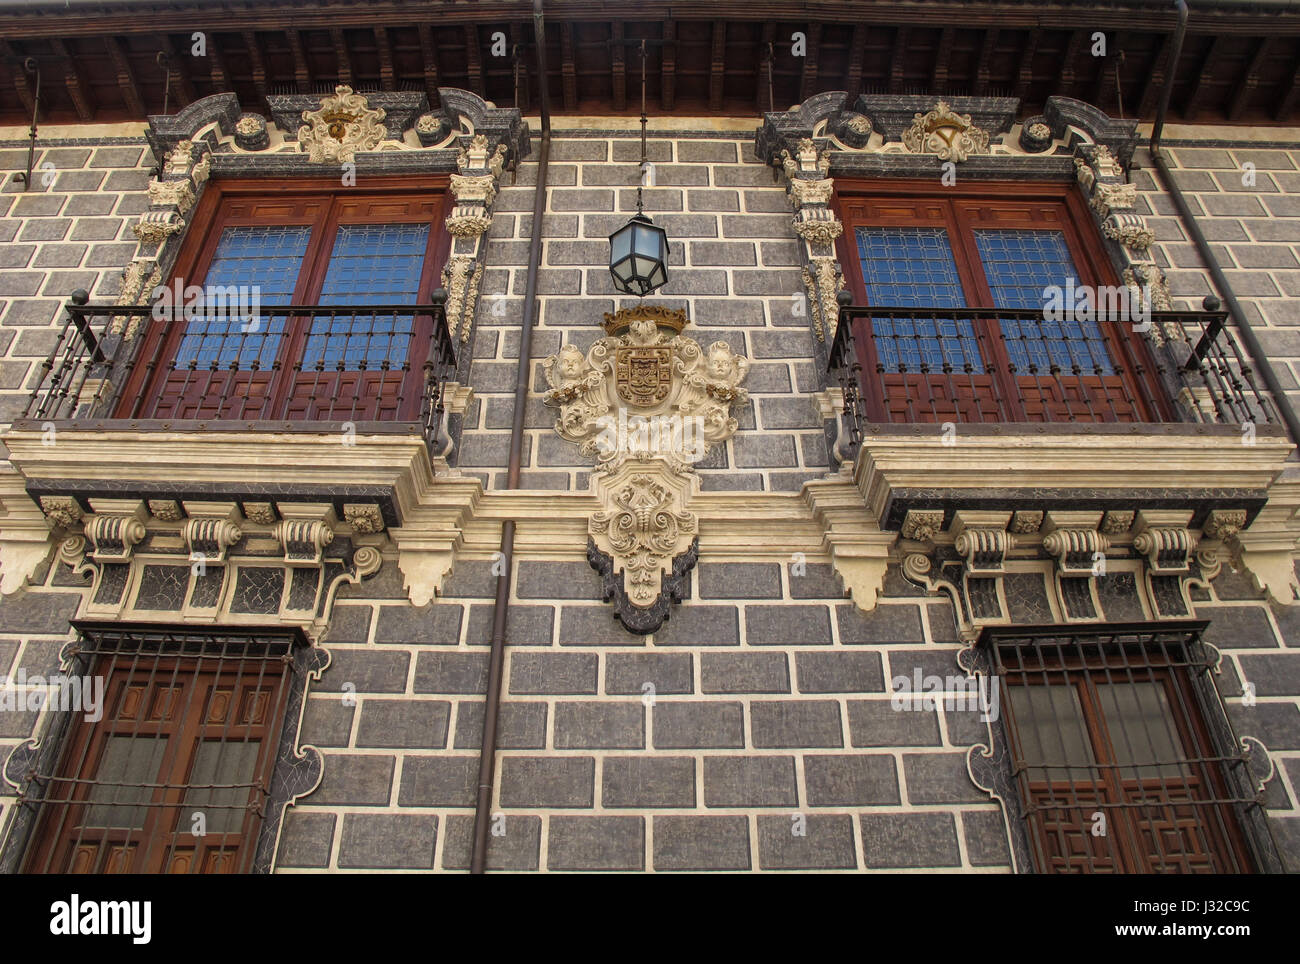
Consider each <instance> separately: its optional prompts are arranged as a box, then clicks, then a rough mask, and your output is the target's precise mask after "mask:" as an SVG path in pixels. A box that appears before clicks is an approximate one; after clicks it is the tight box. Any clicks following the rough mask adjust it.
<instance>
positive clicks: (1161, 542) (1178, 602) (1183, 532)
mask: <svg viewBox="0 0 1300 964" xmlns="http://www.w3.org/2000/svg"><path fill="white" fill-rule="evenodd" d="M1191 519H1192V513H1191V512H1189V511H1186V510H1181V509H1172V510H1167V509H1142V510H1140V511H1139V512H1138V513H1137V520H1136V521H1135V522H1134V523H1133V529H1134V536H1133V551H1134V552H1135V553H1137V554H1138V555H1139V556H1141V557H1143V559H1144V560H1145V582H1146V588H1147V593H1148V599H1149V601H1150V603H1151V608H1152V610H1153V612H1154V613H1155V614H1156V616H1157V617H1158V618H1162V619H1180V618H1184V617H1186V616H1189V615H1191V613H1192V600H1191V597H1190V596H1189V595H1188V591H1187V583H1188V580H1189V578H1191V577H1199V576H1200V567H1199V564H1198V563H1197V559H1196V549H1197V544H1198V542H1199V539H1198V537H1197V535H1196V534H1195V533H1194V532H1192V531H1191V530H1190V529H1189V528H1188V525H1189V523H1190V522H1191Z"/></svg>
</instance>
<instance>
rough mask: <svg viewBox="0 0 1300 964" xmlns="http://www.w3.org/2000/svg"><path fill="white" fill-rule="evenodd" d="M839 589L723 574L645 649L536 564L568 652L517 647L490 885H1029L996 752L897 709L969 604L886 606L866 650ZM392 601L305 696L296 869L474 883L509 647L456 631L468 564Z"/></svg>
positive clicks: (547, 609)
mask: <svg viewBox="0 0 1300 964" xmlns="http://www.w3.org/2000/svg"><path fill="white" fill-rule="evenodd" d="M391 565H392V563H391V562H388V563H386V564H385V566H386V568H387V566H391ZM824 569H825V567H819V566H816V565H809V566H807V567H806V568H801V569H800V570H798V573H799V574H796V572H795V571H793V570H792V569H791V568H790V567H788V566H781V565H779V564H775V563H771V564H766V563H764V564H758V563H744V562H702V563H700V565H699V566H698V567H697V568H696V570H694V571H693V572H692V573H691V575H690V587H689V598H688V599H687V601H686V602H685V603H683V604H682V605H680V606H679V607H677V608H676V609H675V610H674V612H673V615H672V617H671V618H670V620H669V621H668V623H666V624H665V626H664V628H663V630H662V631H661V632H660V633H657V634H655V635H653V636H631V635H629V634H628V633H626V631H624V630H623V629H621V628H620V627H619V626H618V625H617V623H616V622H615V621H614V619H613V617H612V616H611V615H610V612H609V609H608V607H607V606H606V604H605V603H603V602H601V601H600V599H599V598H598V593H597V592H596V591H595V586H596V585H597V583H596V580H595V575H594V573H592V572H591V570H590V569H589V568H588V567H587V564H586V563H585V562H579V561H577V560H575V561H573V562H557V561H541V560H529V559H523V560H521V561H518V562H517V563H516V573H515V576H516V580H515V585H516V589H517V591H518V594H519V595H520V596H521V597H524V599H523V601H524V602H525V604H526V605H527V606H529V607H531V608H533V609H535V610H537V611H540V612H544V613H546V614H547V618H546V619H544V620H542V622H543V623H544V624H545V625H547V626H549V627H550V628H551V632H550V633H549V634H548V635H546V637H545V638H544V639H541V640H538V639H537V638H536V636H534V635H527V634H526V633H527V631H526V629H523V628H521V629H518V630H515V629H511V630H508V634H507V635H508V642H509V644H510V645H509V648H508V650H507V654H506V666H505V680H504V688H503V702H502V708H501V736H500V740H499V750H498V753H497V772H496V776H495V789H494V799H493V808H492V812H493V814H494V823H493V828H494V834H495V835H494V836H493V837H492V840H491V847H490V848H489V864H490V866H492V867H495V868H499V869H536V870H552V871H563V870H655V871H672V870H752V871H758V870H801V869H840V870H844V869H847V870H854V869H856V870H866V869H884V868H886V867H913V866H924V867H941V868H951V869H962V868H964V869H968V870H969V869H975V868H979V869H981V870H990V869H992V870H999V869H1000V870H1002V871H1007V870H1009V869H1010V858H1009V856H1008V853H1009V852H1008V849H1007V844H1006V833H1005V829H1004V828H1003V824H1002V816H1001V811H1000V810H999V809H998V807H997V805H996V803H994V802H993V801H992V800H990V799H989V798H988V797H987V795H986V794H984V793H983V792H982V791H980V790H979V789H977V788H976V787H975V786H974V784H973V783H971V781H970V778H969V777H968V776H967V775H966V772H965V762H964V761H965V752H966V748H967V746H969V745H970V743H971V742H973V741H974V739H979V740H980V741H981V742H982V741H983V740H984V739H986V737H985V736H984V735H983V733H982V732H980V731H977V730H976V729H974V728H972V727H969V726H962V724H963V723H965V722H966V721H959V722H958V723H957V724H954V723H953V721H952V720H951V719H949V718H948V717H946V716H945V715H944V714H943V713H940V712H935V711H918V712H912V711H898V710H894V709H891V706H890V694H889V690H888V680H889V678H890V677H891V675H908V674H910V673H911V671H912V667H913V666H915V665H922V666H923V667H924V668H925V670H926V671H927V672H929V671H931V670H932V669H934V668H936V667H943V668H942V669H941V670H940V671H942V672H957V670H956V668H955V667H956V664H955V662H954V656H955V653H956V652H957V650H958V649H959V648H960V647H959V645H958V644H956V643H955V642H953V641H952V634H951V628H950V627H951V621H952V616H951V612H950V611H949V607H948V604H947V603H946V602H944V601H936V600H931V599H926V598H922V597H918V596H915V595H912V596H901V595H896V596H890V597H887V598H885V599H884V600H882V603H881V605H880V608H879V609H878V610H877V611H876V614H873V616H868V617H863V618H862V620H861V621H862V622H868V623H870V624H872V625H873V626H875V627H876V628H875V629H874V631H872V632H863V631H862V627H861V626H860V625H859V623H858V622H857V621H853V620H844V619H842V618H840V614H841V613H843V612H844V611H845V610H846V609H847V610H851V608H852V604H851V603H850V602H849V601H848V600H847V599H845V598H844V597H843V593H842V591H841V589H840V587H839V584H838V580H837V579H836V578H835V577H834V576H833V575H832V574H831V573H829V571H823V570H824ZM371 582H373V584H374V585H375V586H377V587H379V588H380V590H381V592H380V593H379V594H377V595H376V596H375V597H374V598H369V599H368V598H367V597H366V595H365V589H366V586H367V585H368V583H363V584H362V585H361V586H358V587H354V588H353V589H351V590H350V591H349V593H348V599H347V602H346V605H347V607H348V609H349V610H354V609H355V610H357V611H359V612H363V613H365V615H364V616H357V615H355V614H352V615H349V616H348V622H349V624H350V625H351V626H353V627H354V629H355V627H361V628H362V630H364V631H356V632H354V636H355V637H356V638H355V639H349V641H347V642H337V643H333V644H330V645H329V646H328V648H329V650H330V653H331V656H332V663H331V666H330V668H329V669H328V670H327V671H326V672H325V673H324V675H323V677H322V679H321V681H320V683H319V685H314V686H313V687H312V690H311V694H310V696H309V698H308V701H307V712H306V715H305V719H304V724H303V735H302V742H303V743H304V744H311V745H314V746H316V747H318V748H319V749H320V751H321V753H322V754H323V755H324V758H325V777H324V779H323V781H322V784H321V786H320V788H319V789H317V790H316V791H315V792H314V793H312V794H309V795H307V796H305V797H303V798H302V799H301V800H300V801H299V802H298V804H297V805H296V806H295V807H292V808H291V813H292V814H293V817H292V819H291V820H290V821H289V822H288V823H287V824H286V832H285V835H284V838H283V840H282V843H281V847H280V861H279V864H278V866H280V867H281V868H282V869H283V870H285V871H291V870H294V869H307V868H312V869H327V868H328V869H335V870H364V869H379V868H401V869H410V870H418V869H429V868H430V867H432V868H433V869H437V870H447V871H459V870H464V869H466V868H467V867H468V862H469V837H470V831H471V825H472V816H473V799H474V786H475V783H476V779H477V766H478V754H477V749H478V745H479V739H480V735H481V732H482V721H483V689H484V684H485V676H486V663H487V654H488V643H489V628H488V624H487V622H486V621H484V622H482V623H481V624H475V623H474V622H473V621H472V620H466V619H461V618H459V613H460V612H461V611H472V610H474V609H475V608H476V607H479V606H489V605H490V602H491V596H490V594H491V592H492V589H493V585H494V583H493V580H492V579H490V578H489V571H488V569H487V565H486V564H484V563H479V562H475V561H471V560H465V561H463V562H458V563H457V564H456V568H455V569H453V571H452V573H451V575H450V576H449V577H448V580H447V590H448V591H447V594H446V595H444V596H443V597H440V598H439V599H438V600H437V601H435V602H434V603H432V604H431V605H430V606H427V607H424V608H422V609H416V608H414V607H411V606H409V605H408V604H406V603H404V602H401V601H400V600H394V599H391V598H385V597H384V596H383V595H382V587H383V586H384V585H386V583H387V580H386V577H385V575H384V572H382V571H381V572H380V573H379V574H378V575H376V576H375V577H373V580H372V581H371ZM729 587H730V588H729ZM562 588H563V591H561V589H562ZM441 612H451V613H455V614H457V615H456V616H453V617H441V616H440V615H439V614H440V613H441ZM877 614H878V615H877ZM429 626H435V627H438V628H437V629H436V630H430V629H428V627H429ZM380 627H383V634H382V636H381V634H380V632H379V630H380ZM447 627H454V631H450V632H448V631H446V629H447ZM517 633H524V634H525V636H524V638H523V639H520V638H519V637H518V636H517V635H516V634H517ZM349 682H350V683H353V686H354V687H355V698H354V699H353V698H352V697H351V696H350V694H351V691H352V689H353V687H349V686H347V685H346V684H347V683H349ZM345 697H347V698H346V699H345ZM349 703H352V704H353V705H348V704H349ZM403 708H405V710H409V712H405V710H404V709H403ZM891 821H893V822H895V823H897V824H898V826H899V827H900V828H902V829H900V830H899V831H897V832H893V831H890V830H889V829H888V828H889V827H890V826H891ZM909 821H910V822H909ZM932 824H933V825H934V826H933V827H931V825H932ZM934 828H938V829H937V830H934ZM931 830H934V833H931V832H930V831H931ZM908 834H910V835H911V836H908ZM918 835H919V836H920V837H922V838H924V846H923V847H921V848H920V849H919V850H917V851H916V852H912V850H911V849H906V848H904V849H900V845H899V844H898V841H899V839H903V840H910V839H912V837H917V836H918ZM932 838H933V839H932ZM909 848H910V845H909ZM430 860H432V863H430Z"/></svg>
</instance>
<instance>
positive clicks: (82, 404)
mask: <svg viewBox="0 0 1300 964" xmlns="http://www.w3.org/2000/svg"><path fill="white" fill-rule="evenodd" d="M81 294H84V293H81ZM67 313H68V318H67V322H66V323H65V325H64V327H63V330H62V331H61V332H60V333H59V337H58V339H57V340H56V342H55V345H54V348H53V349H52V350H51V351H50V354H49V355H48V357H47V358H46V359H45V361H44V362H43V363H42V365H41V377H40V379H39V380H38V382H37V384H36V386H35V388H34V389H33V390H32V393H31V396H30V398H29V400H28V404H27V408H26V410H25V413H24V417H25V418H26V419H31V420H35V421H42V422H43V421H58V420H88V421H102V420H106V419H121V420H126V421H128V422H130V421H136V422H140V421H147V420H165V421H167V422H176V421H183V420H190V421H196V422H197V421H201V422H202V424H200V425H197V426H196V427H199V428H204V427H211V428H217V427H219V425H218V424H217V423H221V422H231V423H243V424H247V423H249V422H270V421H275V422H280V423H285V422H293V423H298V422H314V423H337V422H353V423H360V422H366V421H374V422H386V423H392V422H415V421H417V420H418V422H419V424H420V426H421V431H422V432H423V434H424V437H425V440H426V441H427V442H429V444H430V446H431V447H434V448H437V447H438V446H437V445H436V444H435V443H436V442H437V440H438V437H439V433H440V431H441V426H442V422H443V413H444V411H445V404H444V397H443V394H444V389H445V387H446V383H447V381H448V380H450V379H451V378H452V377H453V375H454V372H455V368H456V353H455V347H454V345H453V343H452V338H451V335H450V333H449V332H448V331H447V325H446V319H445V315H444V312H443V305H442V304H441V303H438V304H430V305H348V306H342V305H287V306H262V307H260V308H259V309H258V310H257V313H256V319H257V323H248V324H243V325H235V324H230V325H226V326H223V327H215V326H208V327H207V328H206V329H205V330H204V332H203V333H202V337H192V336H190V335H189V334H188V332H187V333H186V336H185V338H183V339H182V345H185V344H187V343H188V344H190V345H192V346H193V351H191V352H190V356H191V357H188V358H186V357H185V356H184V355H182V354H179V353H173V354H172V355H170V356H168V355H167V354H166V353H165V352H164V349H163V345H164V344H165V343H166V342H167V341H168V340H169V339H168V338H159V339H155V340H154V343H153V346H154V350H153V351H152V352H151V353H150V355H149V356H148V357H140V347H141V345H142V342H144V341H145V339H143V338H142V337H140V336H139V335H137V336H136V337H135V338H133V339H126V338H124V336H123V332H124V331H126V330H128V329H130V328H131V327H132V325H138V326H144V325H150V324H161V325H167V326H181V327H182V328H184V326H186V325H187V324H188V322H187V321H186V320H184V319H177V320H175V321H173V320H163V321H157V320H153V319H152V317H151V316H152V309H151V308H150V307H149V306H139V307H122V306H116V305H88V304H86V303H85V300H84V298H81V297H75V296H74V300H73V302H72V303H70V304H69V305H68V306H67ZM303 318H305V319H309V325H308V328H307V338H306V343H305V345H304V347H303V350H302V351H299V352H296V353H294V354H293V355H292V356H290V359H289V360H288V361H287V362H286V361H285V360H283V359H282V358H277V357H275V356H276V352H275V351H273V350H272V351H270V352H269V355H268V351H267V350H265V344H266V343H267V342H268V340H277V341H278V340H279V338H280V337H281V333H282V332H283V331H284V330H285V329H286V327H288V324H289V322H290V321H291V320H293V319H303ZM422 330H427V331H428V332H429V337H430V338H431V340H432V343H431V344H429V345H422V344H419V341H420V339H421V331H422ZM264 356H265V357H264ZM413 359H414V362H413ZM413 364H414V365H415V366H417V368H416V370H414V371H413V370H412V366H413ZM272 380H277V381H278V382H279V383H280V384H281V385H282V386H283V387H282V390H280V391H274V392H273V391H272V390H270V388H269V386H270V384H271V382H272ZM137 383H140V384H143V386H144V389H143V390H142V391H141V392H140V393H138V394H135V395H134V397H126V394H125V392H124V387H125V386H127V385H128V384H132V385H134V384H137ZM277 427H284V426H277ZM289 427H293V426H289Z"/></svg>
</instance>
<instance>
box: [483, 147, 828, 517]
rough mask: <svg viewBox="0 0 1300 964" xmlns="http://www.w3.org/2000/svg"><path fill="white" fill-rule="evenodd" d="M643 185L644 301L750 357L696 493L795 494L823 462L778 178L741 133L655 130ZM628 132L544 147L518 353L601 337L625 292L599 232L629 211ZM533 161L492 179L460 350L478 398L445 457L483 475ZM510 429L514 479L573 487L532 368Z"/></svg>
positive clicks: (510, 377) (501, 465) (809, 345)
mask: <svg viewBox="0 0 1300 964" xmlns="http://www.w3.org/2000/svg"><path fill="white" fill-rule="evenodd" d="M650 145H651V147H652V149H653V150H652V153H651V160H652V161H653V162H654V164H655V172H654V176H655V182H654V185H655V186H654V187H647V188H646V190H645V192H644V197H645V210H646V213H647V214H649V215H650V216H651V217H652V218H653V219H654V221H655V223H656V224H659V225H661V226H662V227H664V228H665V229H666V230H667V231H668V236H669V241H670V258H669V282H668V284H667V285H666V286H665V287H664V288H662V289H660V291H658V292H656V293H655V294H654V295H652V296H650V297H649V298H648V299H646V300H647V301H648V302H650V303H658V304H664V305H667V306H668V307H671V308H685V309H686V312H687V317H688V318H689V319H690V321H691V324H690V325H689V326H688V327H687V328H686V331H685V334H687V335H688V336H690V337H692V338H694V339H696V340H697V341H698V342H700V344H701V345H702V346H704V347H705V348H707V347H708V345H709V344H710V343H712V342H714V341H718V340H723V341H727V342H728V343H729V344H730V345H731V346H732V348H733V349H734V350H735V351H737V352H739V353H741V354H743V355H744V356H745V357H747V358H749V359H750V361H751V362H752V363H753V368H752V370H751V372H750V375H749V378H748V380H747V381H746V383H745V387H747V388H748V390H749V392H750V395H751V402H750V404H749V405H748V406H745V407H744V408H743V409H741V410H740V411H736V412H735V413H734V414H735V415H736V416H737V419H738V421H739V422H740V425H741V431H740V432H739V434H738V435H737V436H736V437H735V438H733V439H732V440H731V441H729V442H728V443H727V444H726V446H725V447H722V448H720V449H719V450H717V451H715V452H713V453H711V454H710V456H709V458H708V459H707V460H705V462H703V463H701V464H700V465H699V466H697V468H698V471H699V473H700V477H701V485H702V487H703V488H704V489H706V490H707V489H711V488H726V489H738V488H739V489H747V490H780V491H792V490H798V488H799V487H800V486H801V485H802V484H803V482H804V481H805V480H807V479H809V478H815V477H817V476H819V475H822V474H824V473H825V472H826V471H827V470H828V463H827V455H826V451H825V445H824V444H823V443H822V441H821V438H820V429H821V424H822V423H821V419H820V416H819V415H818V412H817V409H816V406H815V405H814V404H813V401H812V399H811V397H810V395H809V391H810V390H813V389H812V388H811V387H810V384H809V383H810V378H809V375H810V374H811V366H812V364H813V361H812V359H813V356H814V341H813V335H812V334H811V331H810V328H809V326H808V323H807V318H806V317H800V316H797V315H795V314H793V313H792V308H791V306H792V304H793V301H792V296H798V297H802V295H803V290H804V289H803V282H802V280H801V279H800V275H799V269H798V267H797V264H798V250H797V247H796V245H797V244H798V239H797V238H796V236H795V234H794V232H793V229H792V227H791V218H790V215H791V214H792V210H791V208H790V203H789V201H788V200H787V199H786V196H785V190H784V187H783V185H782V184H781V183H778V182H776V181H774V180H773V178H772V174H771V170H770V169H769V168H767V167H766V166H764V165H763V164H761V163H760V162H759V161H758V160H757V159H756V158H755V157H754V155H753V147H752V138H751V137H747V136H746V137H735V136H734V135H733V136H729V135H722V134H719V135H716V136H715V137H709V138H701V137H677V138H667V137H656V138H653V139H652V140H651V141H650ZM639 151H640V145H639V142H638V141H637V140H636V139H635V138H632V137H627V136H620V137H610V138H606V137H578V136H565V135H564V133H563V132H559V133H558V134H557V135H556V137H555V138H554V140H553V141H552V146H551V164H550V174H549V181H548V183H549V184H550V186H551V190H550V192H549V207H548V209H547V210H548V213H547V214H546V216H545V218H544V220H543V224H542V228H543V231H544V232H545V233H544V236H543V238H544V243H543V248H542V264H541V269H540V273H539V277H538V284H539V289H538V290H539V292H540V297H539V316H538V319H537V328H536V330H535V333H534V336H533V338H534V345H533V348H534V350H533V354H534V356H535V357H536V358H538V359H539V360H540V358H541V357H544V356H545V355H546V354H549V353H553V352H555V351H558V350H559V348H560V347H561V345H563V344H573V345H576V346H578V347H579V348H582V349H583V350H585V349H586V348H587V347H589V346H590V345H591V343H592V342H593V341H595V340H596V339H597V338H599V337H602V336H603V335H604V331H603V330H602V329H601V327H600V326H601V322H602V320H603V318H602V316H603V314H604V313H605V312H612V311H615V310H617V309H618V308H620V307H624V306H627V305H631V304H634V303H635V302H636V300H637V299H635V298H627V297H622V296H619V295H617V293H616V292H615V289H614V287H613V282H612V280H611V278H610V274H609V267H608V265H609V242H608V237H609V235H610V234H611V233H612V232H614V231H615V230H617V229H618V228H619V227H621V226H622V225H623V224H625V223H626V222H627V219H628V218H629V217H630V216H631V215H632V214H633V213H635V211H636V190H635V185H636V183H637V179H638V176H639V172H638V165H637V163H636V161H637V159H638V158H639V156H640V155H639ZM536 168H537V164H536V160H535V155H534V159H533V160H529V161H526V162H524V163H523V164H522V165H521V166H520V174H519V177H518V180H517V181H516V182H515V183H514V184H510V183H509V182H508V181H507V182H506V183H505V184H503V186H502V188H501V193H500V196H499V198H498V200H497V202H496V207H495V211H496V212H497V213H496V216H495V221H494V223H493V225H492V229H491V232H490V235H489V238H490V240H489V242H488V245H487V250H486V255H485V256H486V260H487V268H486V270H485V272H484V279H483V283H482V286H481V295H480V302H479V309H478V316H477V317H478V320H477V328H478V330H477V334H476V336H475V337H476V345H475V350H474V362H473V365H472V366H471V368H470V373H469V381H470V383H471V384H472V385H473V387H474V393H475V397H476V398H478V399H479V400H480V404H479V406H478V408H477V410H476V411H474V412H473V413H472V416H471V417H470V418H468V419H467V420H466V422H465V431H464V437H463V441H462V443H461V445H462V447H461V451H460V454H459V465H460V466H461V467H462V468H463V470H464V471H465V472H466V473H467V474H474V475H477V476H479V477H480V478H483V479H484V480H485V481H487V482H489V483H496V482H498V481H499V480H500V479H501V478H503V477H504V470H505V467H506V464H507V458H506V451H507V447H508V439H509V434H510V419H511V413H512V407H513V402H514V400H513V391H514V380H515V366H516V364H517V359H518V357H519V355H518V351H519V349H518V338H517V337H515V338H511V337H510V336H511V335H514V334H515V332H514V331H513V330H512V329H517V327H518V325H519V320H520V317H521V312H522V301H523V296H524V292H525V281H526V270H525V267H526V265H527V263H528V241H529V239H530V238H531V236H532V230H533V225H532V220H533V218H532V214H531V213H526V212H531V210H532V204H533V188H532V185H533V184H534V183H536ZM531 372H532V375H531V380H530V384H529V391H530V395H529V399H528V410H527V413H526V417H525V426H526V429H527V432H528V437H529V440H530V441H531V442H532V445H531V448H530V449H529V448H526V449H525V456H524V469H523V485H524V486H525V487H529V488H558V489H584V488H585V487H586V478H587V476H586V470H587V469H589V467H590V464H589V462H588V460H586V459H584V458H583V456H582V455H581V454H580V453H579V451H578V448H577V446H575V445H572V444H570V443H568V442H565V441H563V440H562V439H560V438H559V437H558V436H556V435H555V433H554V431H552V428H551V427H552V425H553V424H554V422H555V413H554V412H553V411H552V410H550V409H547V408H546V407H545V405H543V404H542V398H541V396H542V395H543V394H544V393H545V392H546V390H547V388H548V387H549V386H548V385H547V383H546V379H545V376H544V375H543V374H542V370H541V366H540V365H539V364H534V365H533V366H532V369H531Z"/></svg>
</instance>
